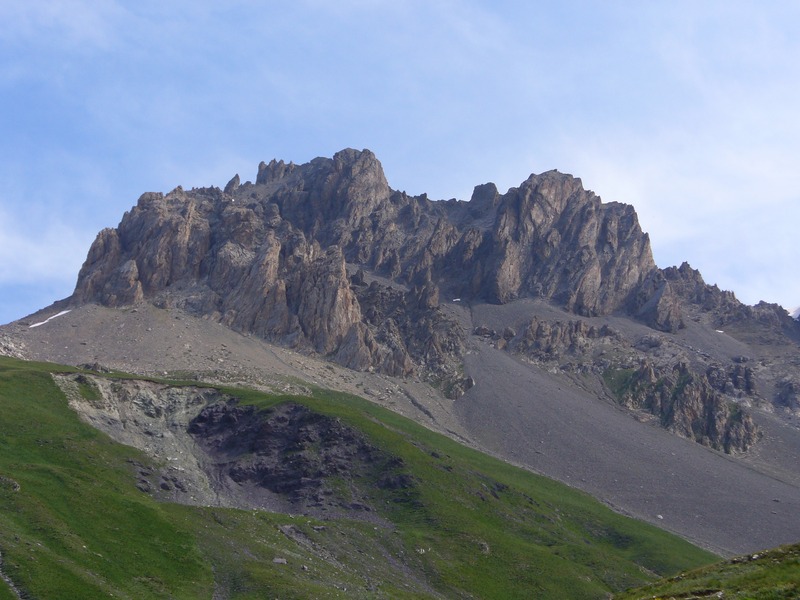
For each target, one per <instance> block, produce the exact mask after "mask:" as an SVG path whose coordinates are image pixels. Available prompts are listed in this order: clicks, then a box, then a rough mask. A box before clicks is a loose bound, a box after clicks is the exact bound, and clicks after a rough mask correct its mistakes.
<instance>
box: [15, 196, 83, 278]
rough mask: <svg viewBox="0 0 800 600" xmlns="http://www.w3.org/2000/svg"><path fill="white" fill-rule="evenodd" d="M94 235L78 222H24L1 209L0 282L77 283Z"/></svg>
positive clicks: (55, 220) (55, 219) (54, 220)
mask: <svg viewBox="0 0 800 600" xmlns="http://www.w3.org/2000/svg"><path fill="white" fill-rule="evenodd" d="M93 237H94V234H87V232H79V231H76V229H75V228H74V225H72V224H64V223H59V222H58V221H57V216H55V218H54V219H53V220H51V221H49V222H45V223H41V222H40V223H36V222H33V223H31V222H20V221H19V220H18V219H16V218H14V217H12V216H10V215H8V214H7V213H5V211H1V212H0V285H3V284H11V283H14V284H20V283H22V284H33V283H36V282H41V281H51V282H58V283H59V284H64V285H67V284H70V283H71V284H73V285H74V283H75V280H76V279H77V275H78V270H79V269H80V266H81V264H83V261H84V259H85V258H86V253H87V251H88V249H89V244H90V243H91V240H92V238H93Z"/></svg>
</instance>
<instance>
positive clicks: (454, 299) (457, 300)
mask: <svg viewBox="0 0 800 600" xmlns="http://www.w3.org/2000/svg"><path fill="white" fill-rule="evenodd" d="M453 302H461V298H453Z"/></svg>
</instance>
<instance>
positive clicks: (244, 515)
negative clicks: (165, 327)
mask: <svg viewBox="0 0 800 600" xmlns="http://www.w3.org/2000/svg"><path fill="white" fill-rule="evenodd" d="M69 371H74V370H72V369H69V368H67V367H61V366H56V365H46V364H35V363H28V362H22V361H18V360H14V359H9V358H0V415H1V416H0V552H1V553H2V565H1V570H2V575H3V581H0V600H2V599H5V598H16V597H20V595H22V596H24V597H33V598H61V599H67V598H80V599H89V598H100V597H102V598H108V597H115V598H131V599H134V598H135V599H140V598H209V599H211V598H214V599H224V598H265V597H279V598H560V599H563V598H606V597H608V594H609V593H610V592H620V591H622V590H625V589H628V588H631V587H633V586H637V585H642V584H646V583H649V582H652V581H655V580H657V579H658V578H659V577H665V576H671V575H674V574H675V573H678V572H680V571H685V570H687V569H691V568H695V567H698V566H700V565H704V564H708V563H710V562H712V561H714V560H715V558H716V557H715V556H714V555H712V554H709V553H707V552H705V551H703V550H700V549H698V548H696V547H694V546H692V545H691V544H689V543H687V542H685V541H683V540H681V539H679V538H677V537H675V536H673V535H670V534H668V533H665V532H663V531H661V530H659V529H657V528H655V527H652V526H649V525H647V524H644V523H641V522H638V521H635V520H632V519H629V518H626V517H623V516H621V515H619V514H616V513H614V512H612V511H610V510H609V509H608V508H606V507H605V506H603V505H601V504H599V503H598V502H596V501H594V500H593V499H591V498H590V497H588V496H587V495H585V494H582V493H580V492H577V491H575V490H573V489H570V488H568V487H566V486H564V485H561V484H559V483H556V482H554V481H551V480H548V479H545V478H542V477H538V476H535V475H532V474H531V473H528V472H526V471H523V470H521V469H518V468H515V467H512V466H509V465H507V464H505V463H503V462H500V461H498V460H495V459H493V458H491V457H489V456H487V455H484V454H481V453H479V452H476V451H474V450H471V449H469V448H466V447H464V446H462V445H459V444H457V443H456V442H454V441H452V440H450V439H448V438H445V437H443V436H441V435H438V434H435V433H432V432H430V431H428V430H426V429H424V428H422V427H420V426H418V425H416V424H414V423H413V422H411V421H409V420H407V419H405V418H403V417H400V416H398V415H396V414H394V413H391V412H388V411H386V410H383V409H381V408H379V407H377V406H375V405H372V404H370V403H369V402H366V401H364V400H362V399H360V398H357V397H353V396H348V395H344V394H339V393H334V392H330V391H326V390H316V391H315V392H314V393H313V395H312V396H309V397H305V396H303V397H298V396H272V395H267V394H263V393H259V392H255V391H251V390H241V389H229V390H222V392H224V394H226V397H228V398H229V397H231V396H232V397H235V398H236V399H237V401H236V403H231V402H228V403H227V404H225V406H226V407H230V406H231V405H233V404H235V407H237V408H236V410H237V411H239V412H236V413H235V419H233V418H232V417H231V416H230V413H225V412H224V410H229V408H224V409H223V408H221V407H222V405H220V407H211V408H209V409H208V410H207V411H205V412H204V413H202V414H203V416H202V417H198V418H197V419H199V420H195V422H193V425H192V427H193V428H194V429H195V430H196V431H199V432H204V433H203V435H206V436H207V437H205V438H203V439H202V440H201V442H202V443H203V444H206V445H207V446H208V447H209V448H211V447H213V448H215V449H216V450H215V451H217V452H218V455H219V456H225V457H229V458H230V457H232V456H234V454H235V455H236V456H237V459H236V460H238V461H239V462H237V463H236V464H235V465H234V467H235V468H234V467H231V469H232V470H231V471H230V472H231V473H233V474H234V477H235V481H238V482H239V484H237V485H239V487H241V488H242V489H244V488H247V489H248V490H249V492H248V493H250V494H253V497H254V498H256V497H258V494H259V493H261V492H260V490H261V489H262V488H267V487H268V488H269V490H270V491H269V494H270V495H271V496H270V497H274V498H278V499H279V496H280V494H281V493H285V494H288V495H291V494H294V495H295V496H297V494H298V493H299V491H298V490H301V489H307V488H308V486H314V485H315V486H317V487H314V488H313V489H314V490H316V492H315V493H316V496H315V495H313V494H312V495H309V496H308V497H304V498H303V500H304V501H305V502H309V503H311V502H316V505H318V506H322V507H323V509H324V508H325V507H327V506H330V507H334V508H335V510H334V509H331V512H330V516H329V517H324V516H321V515H320V514H316V516H304V515H302V514H298V513H281V512H270V511H266V510H255V509H253V508H232V507H223V506H192V505H186V504H177V503H171V502H164V501H159V500H156V499H155V498H154V497H153V496H154V495H157V493H156V492H157V491H158V490H157V489H154V490H152V491H148V490H147V488H143V487H142V485H141V480H140V474H141V473H143V472H158V470H159V469H163V468H164V464H162V463H163V461H161V462H160V461H159V460H157V459H154V458H153V457H151V456H148V455H146V454H144V453H143V452H140V451H138V450H136V449H134V448H132V447H129V446H124V445H121V444H118V443H116V442H114V441H112V439H111V438H109V437H108V436H107V435H105V434H103V433H101V432H100V431H98V430H96V429H94V428H92V427H91V426H89V425H87V424H85V423H83V422H82V421H81V420H80V419H79V418H78V416H77V415H76V413H75V412H73V410H72V409H71V408H70V407H69V406H68V402H67V399H66V397H65V396H64V394H63V393H62V391H61V389H60V388H59V387H58V386H57V385H56V384H55V383H54V381H53V378H52V375H51V374H52V373H53V372H59V373H63V372H69ZM95 376H96V375H95ZM106 377H110V376H106ZM81 381H83V382H84V383H82V384H81V385H82V387H81V388H80V389H81V390H82V391H81V394H82V396H83V397H84V400H86V401H87V402H99V399H98V397H97V393H96V389H95V387H93V386H92V384H91V382H90V380H88V379H85V380H84V379H81ZM86 382H88V383H86ZM173 385H174V386H175V387H176V388H177V387H180V384H177V383H176V384H173ZM195 385H196V384H195ZM248 407H252V408H248ZM198 410H199V408H198ZM242 415H246V416H247V418H248V419H250V421H247V422H244V421H243V419H244V417H243V416H242ZM292 415H295V417H296V418H297V419H299V421H298V422H297V423H298V424H296V426H295V425H293V421H292V419H293V418H295V417H293V416H292ZM298 415H299V416H298ZM226 419H227V420H226ZM234 421H236V423H234V424H232V425H231V427H238V428H239V429H236V431H237V434H236V435H235V436H233V438H234V439H231V436H228V437H225V435H226V432H225V427H227V425H225V424H226V423H233V422H234ZM280 423H283V425H284V426H286V427H288V428H290V429H291V428H292V427H294V430H296V431H300V432H303V431H307V429H303V428H304V427H306V426H307V425H308V424H309V423H324V424H326V425H325V427H326V429H324V431H327V432H333V433H335V434H336V435H337V436H338V437H339V438H342V437H344V438H346V440H348V444H349V445H347V451H344V450H342V451H341V452H340V453H339V454H336V455H331V454H330V451H329V448H327V446H326V444H327V442H326V441H325V440H326V439H327V438H325V437H324V435H323V436H322V437H321V438H320V437H319V436H317V437H315V436H314V435H306V436H305V437H303V436H300V437H295V438H293V439H294V440H295V441H294V442H293V445H292V446H291V447H286V448H283V449H281V451H280V453H278V454H277V455H276V456H280V457H281V458H280V461H282V462H280V464H271V466H270V468H271V469H273V470H272V471H270V472H265V471H264V469H265V468H266V467H264V462H263V460H262V462H260V463H259V462H258V460H261V459H260V458H259V457H261V458H263V457H264V456H266V455H267V447H268V446H269V444H270V443H271V439H272V438H270V431H274V430H275V427H277V425H276V424H280ZM223 425H225V427H223ZM317 430H318V431H323V430H322V429H319V428H318V429H317ZM282 431H283V430H282ZM154 435H158V433H154ZM198 439H200V438H198ZM248 440H249V441H248ZM245 442H247V443H248V444H250V445H246V444H245ZM251 442H252V443H251ZM198 443H200V442H198ZM257 459H258V460H257ZM345 459H346V460H347V461H350V462H346V463H342V464H339V466H338V467H336V466H335V465H333V466H332V465H331V464H328V463H330V462H331V461H342V460H345ZM226 460H227V459H226ZM326 461H327V462H326ZM231 464H232V463H231ZM295 464H296V465H299V466H298V467H297V468H298V469H306V470H308V469H310V468H312V467H313V469H315V471H314V473H312V474H310V475H308V476H307V477H306V476H304V477H301V478H297V477H295V478H294V479H293V478H292V477H293V475H292V468H293V465H295ZM259 465H260V466H259ZM343 465H344V466H343ZM256 467H258V468H256ZM258 469H261V470H258ZM304 472H305V471H304ZM137 479H139V481H138V482H137ZM301 480H302V481H301ZM301 484H302V485H305V486H306V488H303V487H302V485H301ZM137 486H138V487H137ZM298 486H300V487H298ZM234 487H235V486H234ZM142 489H145V491H142ZM281 490H283V491H281ZM234 491H235V492H236V493H239V492H238V491H237V490H234ZM264 493H265V494H266V493H267V492H264ZM317 496H319V498H317ZM340 498H344V499H348V501H347V502H344V501H341V500H337V499H340ZM332 499H333V500H332ZM326 503H327V504H326ZM320 510H322V509H320ZM312 512H313V511H312Z"/></svg>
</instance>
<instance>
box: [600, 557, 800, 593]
mask: <svg viewBox="0 0 800 600" xmlns="http://www.w3.org/2000/svg"><path fill="white" fill-rule="evenodd" d="M614 598H615V599H617V600H645V599H646V600H651V599H653V598H664V599H666V598H687V599H688V598H725V599H726V600H797V599H798V598H800V544H793V545H789V546H781V547H779V548H774V549H772V550H765V551H764V552H757V553H755V554H748V555H745V556H740V557H737V558H734V559H732V560H729V561H726V562H723V563H719V564H715V565H711V566H708V567H703V568H700V569H696V570H694V571H689V572H687V573H681V574H680V575H676V576H675V577H671V578H669V579H667V580H665V581H660V582H657V583H655V584H652V585H648V586H644V587H642V588H638V589H636V590H631V591H628V592H626V593H623V594H619V595H615V596H614Z"/></svg>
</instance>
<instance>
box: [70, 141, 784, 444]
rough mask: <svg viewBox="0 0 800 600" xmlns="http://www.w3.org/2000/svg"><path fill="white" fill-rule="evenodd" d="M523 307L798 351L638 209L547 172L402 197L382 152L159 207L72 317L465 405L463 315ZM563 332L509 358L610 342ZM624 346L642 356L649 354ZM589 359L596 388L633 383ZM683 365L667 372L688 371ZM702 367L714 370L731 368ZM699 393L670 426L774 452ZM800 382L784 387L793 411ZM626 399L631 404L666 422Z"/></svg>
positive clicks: (552, 328)
mask: <svg viewBox="0 0 800 600" xmlns="http://www.w3.org/2000/svg"><path fill="white" fill-rule="evenodd" d="M521 298H535V299H541V300H544V301H547V302H548V303H551V304H553V305H555V306H558V307H560V308H562V309H564V310H566V311H567V312H569V313H573V314H575V315H576V316H584V317H597V316H603V315H620V314H621V315H626V316H628V317H630V318H632V319H635V320H637V321H639V322H641V323H643V324H645V325H647V326H649V327H651V328H652V329H653V330H655V331H660V332H667V333H674V332H676V331H678V330H680V329H681V328H685V327H686V321H687V319H691V318H695V319H698V318H699V317H698V315H702V316H703V318H704V319H706V320H709V321H713V322H714V323H715V325H714V326H715V327H722V326H724V325H726V324H728V323H731V322H752V321H760V322H763V323H764V324H765V325H766V326H767V327H770V328H771V329H772V330H778V331H779V333H780V334H781V335H783V336H785V335H789V336H790V337H792V338H793V339H796V338H797V334H798V333H797V330H798V327H797V325H796V322H795V321H792V320H791V319H790V318H788V316H787V315H785V314H784V313H785V311H782V309H780V307H770V306H767V305H765V306H761V307H757V308H750V307H745V306H744V305H742V304H740V303H739V302H738V301H737V300H736V298H735V297H734V296H733V294H732V293H729V292H722V291H720V290H719V289H718V288H716V286H709V285H707V284H705V282H704V281H703V280H702V277H701V276H700V274H699V273H698V272H697V271H695V270H693V269H691V268H690V267H689V266H688V265H686V264H684V265H682V266H681V267H680V268H668V269H666V270H662V269H659V268H658V267H657V266H656V265H655V263H654V261H653V257H652V253H651V250H650V242H649V238H648V235H647V234H646V233H644V232H643V231H642V230H641V227H640V226H639V223H638V219H637V216H636V213H635V211H634V209H633V208H632V207H631V206H628V205H625V204H620V203H617V202H610V203H604V202H602V201H601V200H600V198H599V197H598V196H596V195H595V194H594V193H593V192H591V191H588V190H585V189H584V188H583V186H582V184H581V181H580V179H577V178H575V177H572V176H571V175H566V174H563V173H559V172H558V171H548V172H546V173H542V174H540V175H531V176H530V177H528V179H526V180H525V181H524V182H523V183H522V184H520V186H519V187H515V188H511V189H510V190H508V191H507V192H506V193H505V194H501V193H499V192H498V190H497V187H496V186H495V185H494V184H491V183H487V184H483V185H479V186H477V187H476V188H475V191H474V193H473V196H472V199H471V200H470V201H469V202H463V201H456V200H448V201H432V200H430V199H428V198H427V196H425V195H422V196H409V195H408V194H406V193H405V192H401V191H396V190H393V189H391V188H390V187H389V185H388V183H387V181H386V177H385V176H384V173H383V169H382V167H381V164H380V162H379V161H378V160H377V158H376V157H375V156H374V154H373V153H372V152H370V151H368V150H363V151H360V152H359V151H356V150H350V149H348V150H343V151H341V152H339V153H337V154H336V155H334V157H333V158H317V159H314V160H312V161H311V162H309V163H307V164H303V165H295V164H292V163H289V164H286V163H284V162H283V161H276V160H272V161H271V162H270V163H269V164H267V163H264V162H262V163H261V164H260V165H259V167H258V174H257V177H256V182H255V183H251V182H249V181H248V182H246V183H244V184H241V183H240V178H239V176H238V175H236V176H234V177H233V178H232V179H231V181H230V182H228V184H227V185H226V186H225V188H224V189H220V188H216V187H211V188H200V189H193V190H190V191H186V190H183V189H182V188H181V187H178V188H176V189H174V190H173V191H171V192H170V193H168V194H166V195H163V194H161V193H146V194H143V195H142V196H141V197H140V198H139V201H138V203H137V205H136V206H135V207H134V208H133V209H132V210H131V211H130V212H127V213H126V214H125V216H124V217H123V219H122V222H121V223H120V224H119V226H118V227H117V228H116V229H106V230H103V231H102V232H100V234H99V235H98V236H97V239H96V240H95V242H94V244H93V245H92V247H91V249H90V250H89V254H88V257H87V259H86V262H85V264H84V265H83V268H82V269H81V271H80V274H79V277H78V282H77V286H76V288H75V292H74V294H73V296H72V298H71V299H70V303H71V304H73V305H75V304H78V305H79V304H85V303H99V304H102V305H105V306H109V307H120V306H127V305H132V304H136V303H139V302H145V301H146V302H150V303H152V304H154V305H156V306H159V307H175V308H180V309H183V310H185V311H188V312H190V313H192V314H194V315H200V316H203V317H206V318H209V319H212V320H214V321H218V322H220V323H222V324H224V325H227V326H229V327H231V328H233V329H235V330H237V331H240V332H243V333H248V334H253V335H256V336H259V337H261V338H263V339H265V340H268V341H271V342H275V343H278V344H281V345H284V346H289V347H292V348H295V349H299V350H301V351H304V352H312V353H315V354H318V355H322V356H324V357H326V358H327V359H329V360H331V361H334V362H336V363H339V364H341V365H343V366H346V367H348V368H351V369H356V370H361V371H367V370H368V371H377V372H380V373H385V374H387V375H395V376H402V377H407V376H410V375H419V376H422V377H423V378H425V379H427V380H429V381H436V382H439V383H441V384H442V386H443V388H444V390H445V391H446V393H447V394H448V395H449V396H451V397H458V396H460V395H461V394H462V393H463V392H464V391H465V390H466V389H468V388H469V387H470V386H471V385H472V380H471V378H469V377H463V376H462V373H463V369H462V368H461V365H462V362H463V357H464V352H465V348H466V340H465V333H464V332H463V330H462V328H461V327H459V326H458V323H457V322H456V320H455V317H454V316H453V315H452V314H450V313H449V312H448V311H447V310H446V305H447V304H451V303H453V302H461V303H464V304H465V305H472V304H475V303H492V304H501V305H502V304H508V303H511V302H513V301H515V300H518V299H521ZM563 328H564V324H561V323H556V324H554V325H551V324H548V323H538V324H537V323H536V322H531V323H530V324H528V325H527V326H526V328H525V329H524V330H523V331H520V332H519V333H517V332H513V335H508V332H506V333H505V334H504V336H503V337H504V342H503V344H504V345H507V346H508V349H509V350H510V351H514V352H518V353H523V354H527V355H531V352H532V351H533V353H534V354H535V355H536V356H537V357H538V358H540V359H542V358H545V359H548V358H549V359H552V358H553V352H554V351H555V352H557V353H563V352H560V350H562V349H563V347H564V346H565V347H566V348H567V349H568V350H569V351H568V354H569V355H570V356H571V357H574V356H576V355H579V354H581V351H580V350H579V348H580V347H581V343H579V342H577V341H576V339H577V338H584V339H587V340H592V339H597V338H598V337H606V338H608V337H609V332H608V331H607V329H608V328H606V330H601V331H599V332H598V331H592V330H589V329H588V328H587V327H586V326H585V324H582V323H581V322H580V321H577V322H576V323H575V324H573V325H571V326H570V331H569V332H567V333H565V332H564V331H562V330H563ZM611 339H614V340H616V341H617V342H618V343H617V344H616V345H617V346H624V347H627V349H629V350H633V348H634V345H635V343H636V342H637V341H636V340H626V339H624V336H620V335H611ZM595 345H596V344H595ZM543 349H546V352H545V353H544V354H545V355H547V356H543V355H542V350H543ZM628 354H629V355H628V356H627V357H626V361H623V362H630V359H631V356H630V354H631V352H629V353H628ZM632 354H634V355H635V354H636V352H632ZM589 358H590V359H591V360H589V362H590V363H592V365H593V367H594V370H595V371H598V370H603V371H606V370H607V369H609V368H617V367H624V368H628V367H629V365H627V364H625V365H622V364H621V363H620V364H613V363H608V361H599V362H598V361H597V360H594V359H593V357H591V356H590V357H589ZM636 358H639V359H641V360H646V359H647V358H648V357H647V356H646V353H639V355H638V356H636ZM574 362H575V361H574V360H572V359H570V363H571V364H574ZM581 362H584V363H586V361H585V360H584V361H581ZM662 362H663V361H662ZM679 362H680V361H677V360H676V361H674V362H673V363H672V364H668V365H663V364H662V365H660V366H661V368H662V369H667V370H668V371H670V372H672V371H673V369H678V368H679ZM701 362H703V364H702V365H701V367H702V370H703V371H705V370H708V369H712V370H714V372H715V373H716V372H719V370H720V369H723V370H724V368H725V365H718V364H712V363H713V361H701ZM680 364H683V365H684V366H683V367H681V368H689V367H687V366H686V364H685V363H680ZM598 365H599V366H598ZM584 367H585V364H584ZM600 367H602V369H600ZM697 377H698V381H702V382H703V383H702V385H704V386H705V387H706V388H708V390H709V391H708V393H704V394H702V395H701V398H700V399H698V400H697V401H696V402H694V404H695V405H698V406H695V409H693V414H694V416H693V417H688V416H686V415H682V416H678V417H676V416H674V414H673V412H674V410H675V409H676V407H677V409H678V410H679V409H680V406H681V405H680V403H677V404H676V403H675V402H668V403H667V404H668V405H669V407H670V408H669V409H668V410H667V412H668V413H669V415H671V416H668V417H665V416H664V415H662V414H661V413H663V412H664V409H663V408H662V405H663V404H664V403H660V404H659V408H657V409H654V411H655V413H656V414H657V415H658V416H659V417H661V418H663V419H664V423H665V426H670V427H672V428H674V429H677V430H678V431H679V432H680V433H682V434H684V435H688V436H690V437H694V438H696V439H698V440H699V441H704V443H707V444H709V445H712V446H714V447H719V448H724V449H726V450H729V451H731V450H744V449H746V448H747V447H748V446H749V445H751V444H752V443H753V442H754V441H755V440H756V439H757V434H756V428H755V426H753V424H752V423H751V422H749V420H748V418H747V416H746V415H744V416H737V418H736V419H733V420H731V419H728V418H722V417H719V414H720V412H722V413H727V412H732V414H735V415H742V413H741V411H739V410H736V411H730V409H728V408H727V405H726V403H725V402H724V399H723V398H722V393H724V392H725V389H726V387H725V386H726V385H727V380H726V381H724V382H720V381H717V382H716V387H717V388H720V389H719V391H717V390H715V389H714V388H713V386H712V385H711V384H709V383H708V382H706V378H705V374H704V373H703V372H700V373H698V374H697ZM717 379H719V378H717ZM653 383H655V381H654V382H653ZM795 383H796V382H794V380H792V379H791V378H786V377H784V379H783V380H782V386H783V387H782V388H781V389H782V390H783V391H784V396H786V395H787V393H788V395H791V390H793V389H794V387H793V386H794V385H795ZM637 389H638V388H637ZM641 389H642V390H643V389H644V388H641ZM704 389H705V388H704ZM733 389H738V388H736V386H733ZM787 391H788V392H787ZM625 393H626V395H625V399H624V403H625V404H627V405H631V406H639V407H641V406H653V405H654V403H653V401H652V400H649V399H647V398H640V399H638V400H635V399H632V398H631V390H626V392H625ZM641 393H643V394H645V395H648V394H651V393H650V392H644V391H642V392H641ZM745 393H746V394H747V395H751V396H752V395H753V388H752V386H751V388H749V389H748V390H746V391H745ZM648 398H649V396H648ZM788 402H792V400H789V401H788ZM786 403H787V402H784V404H786ZM709 412H710V413H711V414H712V415H714V416H711V417H709V416H708V414H707V413H709ZM720 419H722V421H721V422H719V421H720ZM676 423H683V425H676Z"/></svg>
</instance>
